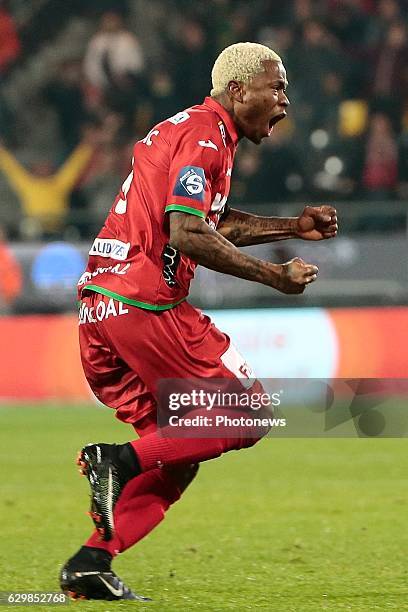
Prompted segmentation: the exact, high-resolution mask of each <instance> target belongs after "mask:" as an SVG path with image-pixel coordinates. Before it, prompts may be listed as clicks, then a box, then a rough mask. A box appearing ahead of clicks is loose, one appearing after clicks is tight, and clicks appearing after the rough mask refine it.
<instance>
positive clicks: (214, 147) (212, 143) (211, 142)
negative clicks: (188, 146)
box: [198, 140, 218, 151]
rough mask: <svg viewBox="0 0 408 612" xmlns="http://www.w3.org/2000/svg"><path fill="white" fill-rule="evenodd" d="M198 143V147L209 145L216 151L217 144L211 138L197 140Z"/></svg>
mask: <svg viewBox="0 0 408 612" xmlns="http://www.w3.org/2000/svg"><path fill="white" fill-rule="evenodd" d="M198 144H199V145H200V147H209V148H210V149H215V150H216V151H218V147H217V145H216V144H215V143H214V142H213V141H212V140H199V141H198Z"/></svg>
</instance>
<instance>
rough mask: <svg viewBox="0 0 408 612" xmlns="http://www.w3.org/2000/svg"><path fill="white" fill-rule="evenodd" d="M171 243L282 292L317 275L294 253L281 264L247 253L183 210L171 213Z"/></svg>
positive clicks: (209, 265)
mask: <svg viewBox="0 0 408 612" xmlns="http://www.w3.org/2000/svg"><path fill="white" fill-rule="evenodd" d="M170 245H171V246H172V247H174V248H176V249H177V250H179V251H180V252H181V253H184V254H185V255H187V257H190V258H191V259H193V260H194V261H195V262H197V263H198V264H200V265H202V266H204V267H206V268H209V269H210V270H215V271H216V272H222V273H224V274H230V275H232V276H236V277H238V278H244V279H246V280H249V281H255V282H258V283H262V284H263V285H267V286H269V287H273V288H274V289H277V290H278V291H281V292H282V293H287V294H296V293H303V291H304V289H305V287H306V285H308V284H309V283H311V282H313V281H314V280H315V279H316V276H317V273H318V269H317V267H316V266H313V265H311V264H307V263H305V262H304V261H302V259H300V258H298V257H295V258H294V259H292V260H291V261H288V262H287V263H284V264H274V263H271V262H268V261H263V260H262V259H258V258H256V257H252V256H251V255H246V254H244V253H242V252H241V251H240V250H239V249H237V248H236V247H235V246H234V245H233V244H232V243H231V242H229V241H228V240H227V239H226V238H224V237H223V236H222V235H221V234H219V233H218V232H217V231H215V230H213V229H212V228H211V227H209V225H208V224H207V223H206V222H205V220H204V219H202V218H200V217H197V216H195V215H190V214H185V213H183V212H175V211H174V212H171V213H170Z"/></svg>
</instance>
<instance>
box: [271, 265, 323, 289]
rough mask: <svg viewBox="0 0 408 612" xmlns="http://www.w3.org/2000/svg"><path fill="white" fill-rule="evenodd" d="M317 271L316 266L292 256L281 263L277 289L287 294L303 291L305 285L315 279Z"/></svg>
mask: <svg viewBox="0 0 408 612" xmlns="http://www.w3.org/2000/svg"><path fill="white" fill-rule="evenodd" d="M318 272H319V269H318V267H317V266H314V265H312V264H307V263H306V262H304V261H303V259H301V258H300V257H294V258H293V259H291V260H290V261H288V262H286V263H284V264H282V272H281V275H280V279H279V283H278V287H277V289H278V290H279V291H281V292H282V293H287V294H296V293H303V291H304V290H305V287H306V285H308V284H309V283H313V281H314V280H316V278H317V273H318Z"/></svg>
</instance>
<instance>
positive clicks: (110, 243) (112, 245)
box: [89, 238, 130, 261]
mask: <svg viewBox="0 0 408 612" xmlns="http://www.w3.org/2000/svg"><path fill="white" fill-rule="evenodd" d="M129 248H130V242H121V241H120V240H116V239H111V238H95V240H94V242H93V245H92V246H91V249H90V251H89V255H99V257H109V258H110V259H116V260H117V261H124V260H125V259H126V258H127V256H128V253H129Z"/></svg>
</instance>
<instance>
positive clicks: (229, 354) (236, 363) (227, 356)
mask: <svg viewBox="0 0 408 612" xmlns="http://www.w3.org/2000/svg"><path fill="white" fill-rule="evenodd" d="M221 361H222V363H223V364H224V365H225V367H226V368H227V370H229V371H230V372H232V373H233V374H235V376H236V377H237V378H240V379H242V378H243V379H245V378H246V379H254V378H256V375H255V372H254V371H253V370H252V368H251V366H250V365H249V364H248V363H247V362H246V361H245V359H244V358H243V356H242V355H241V353H240V352H239V351H238V349H237V348H236V347H235V346H234V345H233V344H232V342H231V344H230V345H229V347H228V349H227V350H226V351H225V353H224V354H223V355H221ZM242 384H243V386H244V387H246V386H247V385H246V384H245V382H242ZM252 384H253V380H252V381H249V384H248V386H249V387H251V386H252Z"/></svg>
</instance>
